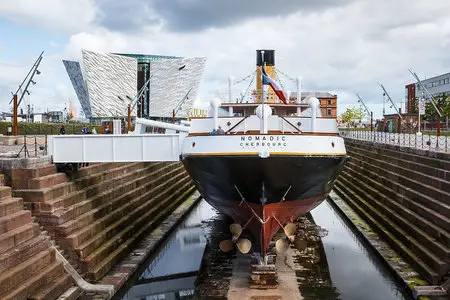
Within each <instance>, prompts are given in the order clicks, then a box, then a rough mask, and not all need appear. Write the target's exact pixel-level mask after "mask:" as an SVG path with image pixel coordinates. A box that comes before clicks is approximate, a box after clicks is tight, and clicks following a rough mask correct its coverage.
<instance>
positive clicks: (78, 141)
mask: <svg viewBox="0 0 450 300" xmlns="http://www.w3.org/2000/svg"><path fill="white" fill-rule="evenodd" d="M183 138H184V135H180V134H117V135H113V134H86V135H57V136H49V138H48V153H49V155H52V156H53V162H54V163H96V162H98V163H107V162H151V161H179V160H180V158H179V157H180V154H181V144H182V139H183Z"/></svg>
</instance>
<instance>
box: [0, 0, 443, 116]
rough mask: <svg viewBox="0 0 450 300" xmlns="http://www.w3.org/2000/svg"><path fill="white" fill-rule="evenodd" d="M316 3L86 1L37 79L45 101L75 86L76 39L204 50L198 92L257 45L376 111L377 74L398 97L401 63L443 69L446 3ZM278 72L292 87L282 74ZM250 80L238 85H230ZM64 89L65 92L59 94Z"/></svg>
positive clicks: (235, 69)
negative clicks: (67, 67) (69, 66)
mask: <svg viewBox="0 0 450 300" xmlns="http://www.w3.org/2000/svg"><path fill="white" fill-rule="evenodd" d="M46 1H50V0H46ZM7 2H8V1H7ZM22 2H23V1H22ZM116 2H117V1H116ZM316 2H319V1H315V2H313V1H309V2H308V1H290V0H286V1H285V3H284V2H283V3H284V4H283V5H277V7H270V4H268V3H269V2H268V1H267V2H266V1H258V2H257V1H241V2H239V4H237V1H235V0H230V1H206V0H205V1H200V0H185V1H181V0H179V1H178V0H172V1H167V0H164V1H163V0H161V1H159V0H158V1H156V0H155V1H153V2H152V1H147V2H146V1H137V0H128V1H126V2H121V3H116V4H114V2H113V1H111V2H109V1H105V0H96V2H93V3H91V2H87V1H86V0H84V1H82V3H85V4H86V3H88V4H89V5H88V6H89V7H90V12H92V11H94V12H95V14H96V16H97V17H96V18H95V20H92V19H91V20H90V19H89V18H86V19H85V21H82V22H81V23H83V24H85V25H83V26H82V27H80V28H79V29H78V31H76V32H74V33H72V34H71V35H70V38H69V39H68V40H69V42H68V44H67V45H65V47H64V52H63V53H59V54H58V55H56V54H55V55H54V59H53V60H52V61H51V63H50V61H49V62H48V67H49V68H55V70H56V71H55V72H54V73H53V75H52V76H54V78H52V79H51V80H49V81H48V83H45V82H41V83H40V84H41V85H40V86H41V87H42V88H44V87H45V88H46V89H49V90H51V91H52V93H48V94H46V95H45V97H48V99H50V100H48V99H45V101H48V103H49V102H50V101H55V103H56V101H64V100H61V99H62V98H63V99H67V98H68V97H69V96H70V95H69V94H70V93H72V95H73V91H72V90H73V89H71V84H70V81H69V80H68V77H67V75H66V74H65V71H64V69H63V66H62V63H61V59H80V52H81V48H85V49H89V50H93V51H99V52H131V53H148V54H162V55H175V56H185V57H189V56H196V57H198V56H206V57H207V59H208V61H207V65H206V70H205V74H204V81H203V83H202V85H201V91H200V98H202V99H204V100H205V101H208V100H209V99H210V98H211V97H214V96H216V95H217V90H219V94H222V95H223V94H224V93H226V91H227V77H228V76H229V75H234V77H236V79H241V78H243V77H245V76H247V75H249V74H251V73H252V72H253V71H254V70H255V50H256V49H275V50H276V65H277V67H278V68H279V70H281V71H282V72H283V73H286V74H288V75H289V76H291V77H297V76H299V75H300V76H302V77H303V87H304V89H305V90H319V91H335V92H336V93H337V94H338V98H339V103H340V104H339V111H340V112H342V111H343V110H345V108H346V107H348V106H349V105H352V104H353V105H357V102H356V101H357V99H356V96H354V91H357V92H358V93H359V94H360V95H361V97H362V98H363V100H364V102H365V103H366V105H367V106H368V107H369V109H373V110H377V111H378V114H377V113H375V116H377V115H379V113H380V112H381V109H382V91H381V89H380V88H379V87H378V86H377V82H380V83H383V84H384V86H385V87H386V89H387V90H388V91H389V93H390V94H391V96H392V98H393V99H394V101H395V102H397V103H398V102H400V101H402V100H403V99H404V86H405V84H407V83H410V82H412V81H413V78H412V77H411V75H410V74H409V72H408V68H412V69H413V70H414V71H416V72H417V73H418V74H419V76H421V77H422V78H423V77H424V75H427V77H431V76H434V75H438V74H440V73H444V72H448V69H446V68H447V66H448V65H450V57H449V56H448V49H449V45H450V21H449V20H448V17H447V16H446V14H447V12H448V11H449V10H450V2H448V1H445V0H430V1H429V2H424V1H407V0H395V1H370V0H354V1H344V0H343V1H336V2H335V1H320V3H321V4H320V5H321V6H315V4H314V3H316ZM212 3H213V4H212ZM255 3H260V4H259V5H256V4H255ZM200 4H201V5H200ZM2 5H4V3H3V2H2V4H0V11H1V7H2ZM169 5H171V6H169ZM278 6H279V7H278ZM169 8H170V9H169ZM47 13H48V12H47ZM48 14H50V13H48ZM42 16H45V12H43V13H42ZM58 22H60V19H58V20H56V19H53V21H52V22H51V24H53V26H54V27H57V26H58V25H59V23H58ZM73 28H75V27H73ZM44 63H47V61H44ZM0 68H2V66H0ZM49 72H51V71H50V70H49ZM49 72H48V73H47V74H51V73H49ZM0 76H1V75H0ZM280 78H281V80H282V81H283V83H284V85H286V86H288V88H289V89H291V90H295V86H294V84H293V83H291V81H290V80H289V79H288V78H286V77H285V76H283V75H280ZM18 81H20V78H19V79H18ZM1 82H2V81H1V78H0V84H1ZM16 84H17V83H16ZM44 84H48V85H47V86H44ZM59 84H61V85H64V86H66V87H69V90H68V91H67V90H63V89H60V94H61V95H59V96H56V95H55V92H54V91H55V89H56V87H57V86H58V85H59ZM248 84H249V82H248V81H247V82H243V83H242V84H240V85H239V86H236V90H237V92H239V91H240V90H243V89H244V90H245V89H246V88H247V86H248ZM36 87H37V86H36ZM63 93H67V94H65V96H64V97H63V95H62V94H63ZM2 95H4V94H2ZM42 97H44V95H43V96H42ZM70 97H72V96H70ZM74 99H75V98H74ZM43 103H46V102H44V101H43Z"/></svg>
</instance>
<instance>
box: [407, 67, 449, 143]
mask: <svg viewBox="0 0 450 300" xmlns="http://www.w3.org/2000/svg"><path fill="white" fill-rule="evenodd" d="M409 73H411V75H412V76H413V77H414V78H415V79H416V80H417V83H418V84H419V86H421V87H422V90H424V91H425V92H426V93H427V95H428V97H429V98H430V102H431V104H433V107H434V109H435V110H436V112H437V114H438V116H437V120H438V123H437V136H440V135H441V117H442V114H441V108H440V106H439V103H437V105H436V103H435V100H434V97H433V95H432V94H431V93H430V92H429V91H428V89H427V87H426V85H425V84H423V83H422V81H421V80H420V79H419V76H417V74H416V73H414V72H413V71H411V69H409Z"/></svg>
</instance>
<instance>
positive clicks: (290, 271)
mask: <svg viewBox="0 0 450 300" xmlns="http://www.w3.org/2000/svg"><path fill="white" fill-rule="evenodd" d="M293 255H294V253H293V250H292V249H289V250H288V251H286V253H285V254H283V255H280V254H278V256H277V271H278V282H279V286H278V288H277V289H273V290H270V289H269V290H256V289H250V288H249V286H250V274H251V271H250V265H251V263H250V260H251V257H250V254H247V255H244V254H241V253H238V254H237V257H236V258H235V259H234V260H233V277H232V278H231V282H230V287H229V290H228V294H227V298H228V299H230V300H235V299H236V300H241V299H254V300H257V299H266V300H269V299H270V300H278V299H303V297H302V296H301V295H300V292H299V290H298V284H297V278H296V276H295V271H294V260H293Z"/></svg>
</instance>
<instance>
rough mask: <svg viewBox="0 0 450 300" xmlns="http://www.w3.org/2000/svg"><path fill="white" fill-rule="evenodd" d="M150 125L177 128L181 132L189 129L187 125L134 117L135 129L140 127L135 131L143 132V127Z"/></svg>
mask: <svg viewBox="0 0 450 300" xmlns="http://www.w3.org/2000/svg"><path fill="white" fill-rule="evenodd" d="M138 125H140V126H138ZM150 126H152V127H157V128H165V129H172V130H178V131H181V132H189V129H190V127H189V126H184V125H177V124H172V123H166V122H160V121H154V120H147V119H141V118H136V129H138V128H139V129H140V130H136V133H140V134H144V133H145V127H150Z"/></svg>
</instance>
